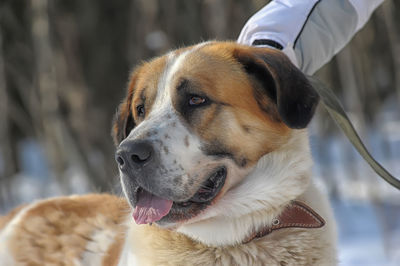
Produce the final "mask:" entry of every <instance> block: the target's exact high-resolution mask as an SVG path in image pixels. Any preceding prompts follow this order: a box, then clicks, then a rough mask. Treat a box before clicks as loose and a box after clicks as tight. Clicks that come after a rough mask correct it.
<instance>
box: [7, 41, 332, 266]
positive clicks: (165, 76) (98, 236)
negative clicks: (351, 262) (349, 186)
mask: <svg viewBox="0 0 400 266" xmlns="http://www.w3.org/2000/svg"><path fill="white" fill-rule="evenodd" d="M317 102H318V96H317V95H316V93H315V91H314V90H313V89H312V88H311V86H310V85H309V83H308V81H307V80H306V78H305V77H304V76H303V75H302V74H301V73H300V72H299V71H298V70H297V69H296V68H295V67H294V66H292V65H291V63H290V62H289V61H288V59H287V58H286V57H285V56H284V55H283V54H281V53H280V52H278V51H275V50H271V49H267V48H250V47H244V46H239V45H237V44H234V43H217V42H215V43H214V42H211V43H203V44H200V45H197V46H194V47H189V48H184V49H180V50H176V51H174V52H170V53H169V54H168V55H166V56H163V57H160V58H157V59H154V60H152V61H151V62H149V63H145V64H143V65H142V66H140V67H139V68H138V69H137V70H136V71H135V72H134V73H133V75H132V77H131V81H130V85H129V89H128V94H127V96H126V98H125V100H124V102H123V103H122V104H121V106H120V109H119V112H118V114H117V118H116V121H115V123H114V128H113V134H114V138H115V141H116V144H117V145H118V149H117V153H116V160H117V162H118V165H119V169H120V176H121V182H122V187H123V190H124V193H125V195H126V198H127V200H128V202H129V204H128V203H126V202H125V201H124V200H122V199H119V198H116V197H113V196H108V195H89V196H82V197H70V198H58V199H50V200H46V201H42V202H39V203H35V204H31V205H28V206H25V207H22V208H21V209H19V210H16V211H15V213H11V214H10V215H9V216H6V217H4V218H2V220H0V260H1V261H6V262H7V264H6V265H14V264H17V265H18V263H20V264H21V265H43V263H47V264H48V265H52V264H54V265H61V264H63V263H65V264H66V265H334V264H336V259H335V258H336V251H335V244H336V239H335V223H334V219H333V216H332V213H331V210H330V207H329V204H328V202H327V200H326V197H324V196H323V195H321V194H320V193H319V192H318V190H317V189H316V188H315V186H314V184H313V183H312V182H311V165H312V160H311V156H310V151H309V144H308V137H307V133H306V130H305V129H303V128H305V126H306V125H307V124H308V122H309V121H310V119H311V117H312V115H313V113H314V110H315V106H316V105H317ZM295 202H301V204H300V205H298V206H297V205H295ZM304 203H305V204H306V205H304ZM129 205H131V208H133V217H134V219H135V221H136V223H137V224H135V222H134V221H132V217H131V216H130V215H129V214H128V213H129V212H130V208H129ZM291 206H295V208H292V209H293V210H295V211H294V212H292V211H291ZM299 206H300V207H299ZM301 206H306V207H304V208H303V207H301ZM300 209H301V214H299V212H298V211H299V210H300ZM320 216H321V217H322V218H323V219H324V220H325V221H324V220H323V219H322V218H320ZM285 217H286V218H285ZM304 217H306V218H307V217H308V218H310V217H311V218H310V219H311V221H308V220H307V219H306V220H307V221H305V220H304V219H305V218H304ZM303 218H304V219H303ZM285 219H286V220H287V222H286V220H285ZM310 219H309V220H310ZM276 221H277V223H276V224H275V222H276ZM314 222H315V224H314ZM152 223H155V225H152V226H151V224H152ZM279 223H281V224H279ZM140 224H150V225H140ZM156 224H157V225H156ZM274 226H276V227H274ZM278 229H279V230H278ZM264 231H265V232H267V233H262V234H260V232H264ZM252 236H257V237H252ZM24 263H25V264H24ZM35 263H36V264H35Z"/></svg>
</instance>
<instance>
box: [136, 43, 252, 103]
mask: <svg viewBox="0 0 400 266" xmlns="http://www.w3.org/2000/svg"><path fill="white" fill-rule="evenodd" d="M235 49H237V47H236V46H235V45H232V44H226V43H224V44H221V43H212V42H211V43H202V44H199V45H196V46H192V47H187V48H183V49H178V50H175V51H172V52H170V53H168V54H166V55H164V56H162V57H159V58H156V59H154V60H152V61H150V62H148V63H145V64H144V65H142V67H141V69H140V71H139V75H138V76H139V77H138V80H137V82H136V85H135V87H136V88H135V89H134V98H133V99H134V101H133V102H135V100H140V99H142V98H146V100H147V103H148V104H149V105H148V106H147V109H148V110H149V108H151V109H155V108H156V109H159V108H160V107H161V106H160V105H162V104H165V103H166V102H168V101H170V100H171V97H172V96H173V92H174V90H175V89H176V87H177V86H178V85H179V82H180V81H181V80H182V79H183V78H184V79H189V81H191V82H192V83H197V84H201V86H199V88H200V89H201V90H203V91H204V92H205V93H206V94H207V93H210V94H214V95H215V96H216V97H224V98H225V99H227V100H228V101H234V99H229V98H230V97H232V96H233V95H235V96H241V95H239V94H241V93H244V94H246V95H242V96H245V97H247V98H248V96H250V95H247V94H248V93H249V92H250V91H249V90H244V89H241V88H245V87H247V86H249V83H248V79H247V78H246V74H245V72H244V71H243V69H242V67H241V65H240V64H239V63H238V62H237V61H236V60H235V59H234V56H233V53H234V50H235ZM221 87H225V88H226V87H228V88H230V89H229V90H224V89H223V88H221ZM234 87H237V89H235V88H234ZM232 91H234V92H235V93H229V92H232ZM238 93H239V94H238ZM238 98H240V97H238ZM242 98H243V97H242Z"/></svg>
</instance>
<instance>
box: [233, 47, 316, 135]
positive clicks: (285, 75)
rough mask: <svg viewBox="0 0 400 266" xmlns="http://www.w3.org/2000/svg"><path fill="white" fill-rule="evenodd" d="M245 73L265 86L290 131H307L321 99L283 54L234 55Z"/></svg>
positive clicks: (247, 51) (250, 51)
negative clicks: (305, 129) (306, 128)
mask: <svg viewBox="0 0 400 266" xmlns="http://www.w3.org/2000/svg"><path fill="white" fill-rule="evenodd" d="M234 57H235V58H236V59H237V60H238V61H239V62H240V63H241V64H242V65H243V67H244V69H245V71H246V72H247V73H248V74H249V75H251V76H252V77H254V79H255V80H256V81H257V82H258V83H259V84H261V86H262V88H263V92H264V93H265V94H266V95H267V96H268V97H269V98H270V99H272V101H273V102H274V103H275V104H276V106H277V110H278V113H279V116H280V118H281V120H282V121H283V122H284V123H285V124H286V125H287V126H288V127H290V128H295V129H300V128H305V127H306V126H307V125H308V123H309V122H310V120H311V118H312V117H313V115H314V112H315V109H316V107H317V105H318V101H319V96H318V94H317V92H316V91H315V90H314V88H313V87H312V86H311V84H310V83H309V81H308V80H307V78H306V77H305V75H304V74H303V73H302V72H301V71H300V70H299V69H298V68H297V67H296V66H294V65H293V64H292V63H291V62H290V60H289V59H288V58H287V57H286V55H284V54H283V53H282V52H280V51H278V50H273V49H269V48H255V47H246V48H238V49H236V50H235V51H234Z"/></svg>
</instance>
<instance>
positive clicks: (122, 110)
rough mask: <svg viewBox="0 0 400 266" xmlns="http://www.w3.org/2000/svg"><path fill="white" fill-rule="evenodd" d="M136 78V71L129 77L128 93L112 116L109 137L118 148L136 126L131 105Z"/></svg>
mask: <svg viewBox="0 0 400 266" xmlns="http://www.w3.org/2000/svg"><path fill="white" fill-rule="evenodd" d="M137 76H138V74H137V71H135V73H134V74H132V76H131V80H130V82H129V86H128V92H127V94H126V96H125V98H124V100H123V101H122V103H121V104H120V105H119V107H118V110H117V113H116V114H115V116H114V120H113V126H112V133H111V135H112V137H113V140H114V144H115V146H118V145H119V144H120V143H121V142H122V141H123V140H124V139H125V138H126V137H127V136H128V135H129V132H131V130H132V129H133V128H134V127H135V126H136V124H135V120H134V119H133V116H132V110H131V105H132V98H133V93H134V90H135V84H136V80H137Z"/></svg>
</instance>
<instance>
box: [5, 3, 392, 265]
mask: <svg viewBox="0 0 400 266" xmlns="http://www.w3.org/2000/svg"><path fill="white" fill-rule="evenodd" d="M267 2H268V1H261V0H252V1H250V0H248V1H239V0H192V1H187V0H168V1H165V0H135V1H128V0H114V1H99V0H96V1H94V0H85V1H79V0H68V1H61V0H51V1H50V0H31V1H28V0H1V1H0V212H2V211H6V210H9V209H10V208H11V207H13V206H15V205H16V204H19V203H21V202H27V201H28V202H29V201H31V200H33V199H35V198H38V197H47V196H53V195H62V194H70V193H85V192H88V191H92V192H93V191H118V182H119V180H118V177H117V168H116V165H115V163H114V147H113V143H112V140H111V137H110V128H111V121H112V117H113V115H114V112H115V110H116V107H117V105H118V104H119V102H120V100H121V99H122V97H123V96H124V94H125V87H126V83H127V79H128V75H129V72H130V70H131V69H132V68H133V66H134V65H135V64H137V63H138V62H140V61H142V60H146V59H149V58H151V57H154V56H156V55H159V54H161V53H164V52H166V51H168V50H170V49H174V48H178V47H181V46H184V45H190V44H194V43H197V42H200V41H203V40H208V39H217V40H226V39H231V40H235V39H236V38H237V36H238V35H239V32H240V30H241V28H242V26H243V25H244V24H245V22H246V20H247V19H248V18H249V17H250V16H251V15H252V14H254V13H255V12H256V11H257V10H259V9H260V8H261V7H263V6H264V5H265V4H266V3H267ZM317 76H318V77H320V79H322V80H323V81H324V82H326V83H328V84H330V85H331V86H332V87H333V88H334V89H335V91H336V93H337V95H338V96H339V97H340V99H341V100H342V102H343V104H344V106H345V108H346V110H347V111H348V112H349V114H350V117H351V118H352V121H353V122H354V123H355V125H356V127H357V130H358V131H359V133H360V135H361V136H362V137H363V139H364V141H365V142H366V145H367V146H368V147H369V148H370V150H371V151H372V153H373V154H374V155H375V156H376V157H377V159H378V160H379V161H381V162H382V163H383V165H384V166H386V167H387V168H388V169H390V170H391V171H392V173H394V174H395V175H397V176H400V107H399V103H400V2H399V1H397V0H387V1H386V2H385V3H384V4H383V5H382V6H381V7H380V8H379V9H377V11H376V12H375V13H374V14H373V16H372V18H371V20H370V21H369V22H368V24H367V25H366V26H365V27H364V29H362V31H361V32H360V33H358V34H357V35H356V37H355V38H354V39H353V40H352V41H351V43H350V44H349V45H348V46H347V47H346V48H345V49H344V50H343V51H342V52H341V53H339V54H338V55H337V56H336V57H335V58H334V59H333V60H332V61H331V62H330V63H329V64H328V65H326V66H325V67H323V68H322V69H321V70H320V71H319V72H318V73H317ZM327 117H328V116H327V114H326V113H325V112H324V110H322V108H320V110H319V112H318V115H317V117H316V118H315V119H314V122H313V123H312V125H311V142H312V149H313V153H314V157H315V158H316V161H317V164H316V167H315V175H316V176H317V177H319V178H318V182H320V183H321V186H322V187H323V188H324V189H325V190H326V191H327V193H330V195H331V198H332V201H333V202H334V203H335V202H336V203H335V204H336V205H335V206H336V209H335V211H336V214H337V216H338V219H339V222H341V219H343V221H344V223H346V221H345V220H346V219H347V221H348V220H349V219H350V218H349V216H351V215H353V216H354V215H355V216H354V217H355V219H358V220H357V221H355V222H352V223H356V224H357V227H358V229H357V230H361V231H359V232H358V233H360V235H361V236H363V237H365V236H364V233H363V232H367V231H368V232H369V234H371V233H370V232H371V228H369V227H368V226H369V225H368V226H367V227H366V226H365V224H367V223H366V221H365V220H371V219H374V221H375V223H374V224H375V225H377V226H376V228H377V229H374V230H375V231H376V234H379V237H381V238H380V239H381V240H379V241H381V242H379V243H378V244H379V247H378V248H381V251H382V252H381V253H382V254H383V256H384V257H387V258H389V259H382V261H379V260H378V261H377V263H378V264H365V263H364V264H352V265H384V264H383V263H386V262H388V261H389V262H391V261H393V258H395V259H396V261H397V262H398V261H400V251H399V249H398V247H399V246H400V242H399V240H398V239H400V196H399V194H400V193H399V192H397V191H396V190H395V189H393V188H391V187H389V186H388V185H387V184H385V183H384V181H380V180H378V177H377V176H376V175H375V174H374V173H373V172H372V171H371V170H370V169H369V168H368V166H367V164H366V163H365V162H363V161H362V160H361V158H360V156H358V154H356V152H355V151H354V149H353V148H352V147H351V146H350V145H349V142H348V141H347V140H346V139H345V138H344V137H343V135H342V134H341V133H340V132H339V130H338V129H337V128H336V125H334V123H333V122H332V120H331V119H328V118H327ZM343 200H344V202H352V203H345V204H344V205H343V204H342V202H343ZM365 202H367V205H366V204H365ZM346 204H347V205H346ZM349 204H350V205H349ZM351 204H353V205H351ZM371 206H372V207H371ZM360 213H364V214H365V213H367V214H365V215H366V216H360ZM368 215H369V216H368ZM346 217H347V218H346ZM360 219H361V220H360ZM363 219H364V220H363ZM346 228H347V227H345V229H344V230H350V231H351V230H353V229H354V228H350V227H348V228H347V229H346ZM360 228H361V229H360ZM363 228H364V229H365V230H364V231H362V229H363ZM374 228H375V227H374ZM340 230H343V229H340ZM372 231H373V230H372ZM375 231H373V232H375ZM340 233H341V234H345V235H346V234H351V233H354V232H346V231H344V232H343V231H340ZM360 239H361V238H360ZM364 240H366V239H365V238H362V239H361V242H365V241H364ZM366 241H368V240H366ZM353 244H354V243H353V242H351V245H350V244H349V245H350V246H352V245H353ZM364 247H365V246H364ZM396 247H397V248H396ZM370 248H372V249H376V248H377V247H376V246H372V247H370ZM360 252H365V249H363V250H360ZM375 252H376V251H375ZM373 254H375V253H373ZM382 254H380V255H382ZM380 255H379V254H378V255H376V256H380ZM345 256H350V257H351V256H353V255H352V254H350V255H349V254H347V255H345ZM390 258H391V259H390ZM359 259H360V258H358V257H356V258H353V257H351V258H350V260H353V261H356V262H357V260H359ZM343 260H346V258H344V259H343ZM383 261H384V262H383ZM389 262H388V263H389ZM379 263H380V264H379ZM349 265H350V264H349ZM385 265H386V264H385ZM387 265H389V264H387ZM390 265H391V264H390ZM393 265H395V264H393ZM397 265H398V264H397Z"/></svg>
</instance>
